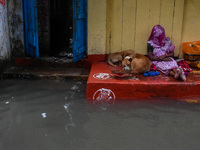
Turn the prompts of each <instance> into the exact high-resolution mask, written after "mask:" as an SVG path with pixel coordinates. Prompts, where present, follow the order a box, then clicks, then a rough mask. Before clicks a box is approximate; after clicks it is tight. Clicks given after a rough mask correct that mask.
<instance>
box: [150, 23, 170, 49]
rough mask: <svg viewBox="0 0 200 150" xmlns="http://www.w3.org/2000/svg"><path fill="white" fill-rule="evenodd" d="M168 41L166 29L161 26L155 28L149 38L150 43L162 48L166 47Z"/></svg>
mask: <svg viewBox="0 0 200 150" xmlns="http://www.w3.org/2000/svg"><path fill="white" fill-rule="evenodd" d="M166 41H167V37H166V36H165V29H164V28H163V27H162V26H161V25H156V26H154V27H153V29H152V31H151V35H150V36H149V39H148V43H150V44H151V43H153V44H155V45H157V46H158V47H162V46H165V42H166Z"/></svg>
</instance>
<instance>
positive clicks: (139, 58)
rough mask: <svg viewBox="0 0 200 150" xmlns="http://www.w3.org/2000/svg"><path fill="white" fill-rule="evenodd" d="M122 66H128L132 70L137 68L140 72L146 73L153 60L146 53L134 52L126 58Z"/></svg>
mask: <svg viewBox="0 0 200 150" xmlns="http://www.w3.org/2000/svg"><path fill="white" fill-rule="evenodd" d="M122 66H123V67H125V68H127V67H128V68H130V69H131V70H136V71H137V72H138V73H144V72H146V71H150V67H151V61H150V60H149V58H147V57H146V56H144V55H141V54H132V55H129V56H127V57H125V58H124V60H123V61H122Z"/></svg>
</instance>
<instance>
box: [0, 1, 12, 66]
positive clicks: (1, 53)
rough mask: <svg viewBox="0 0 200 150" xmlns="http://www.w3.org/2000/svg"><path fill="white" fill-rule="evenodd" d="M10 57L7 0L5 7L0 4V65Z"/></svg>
mask: <svg viewBox="0 0 200 150" xmlns="http://www.w3.org/2000/svg"><path fill="white" fill-rule="evenodd" d="M9 57H10V40H9V29H8V19H7V0H5V5H2V3H0V63H1V61H2V60H5V59H9Z"/></svg>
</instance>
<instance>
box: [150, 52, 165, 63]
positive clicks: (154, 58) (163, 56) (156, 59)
mask: <svg viewBox="0 0 200 150" xmlns="http://www.w3.org/2000/svg"><path fill="white" fill-rule="evenodd" d="M148 56H149V59H150V60H152V61H162V60H163V59H164V58H165V55H162V56H159V57H155V56H153V52H148Z"/></svg>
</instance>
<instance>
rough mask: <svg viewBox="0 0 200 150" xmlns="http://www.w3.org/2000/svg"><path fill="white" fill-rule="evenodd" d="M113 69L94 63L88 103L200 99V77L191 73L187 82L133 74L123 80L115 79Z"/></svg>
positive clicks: (88, 90) (171, 78)
mask: <svg viewBox="0 0 200 150" xmlns="http://www.w3.org/2000/svg"><path fill="white" fill-rule="evenodd" d="M120 69H122V68H121V67H112V66H109V65H107V63H105V62H99V63H94V64H93V65H92V67H91V71H90V74H89V78H88V81H87V99H88V100H97V101H98V100H102V99H105V100H112V99H119V100H123V99H124V100H125V99H128V100H132V99H151V98H168V99H191V98H193V97H195V98H199V100H200V75H197V74H189V75H188V76H187V81H185V82H183V81H180V80H175V79H174V78H173V77H170V76H166V75H164V74H162V73H160V75H157V76H154V77H144V76H143V75H138V74H129V75H128V76H124V77H123V78H120V77H115V76H113V74H112V71H113V70H120Z"/></svg>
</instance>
